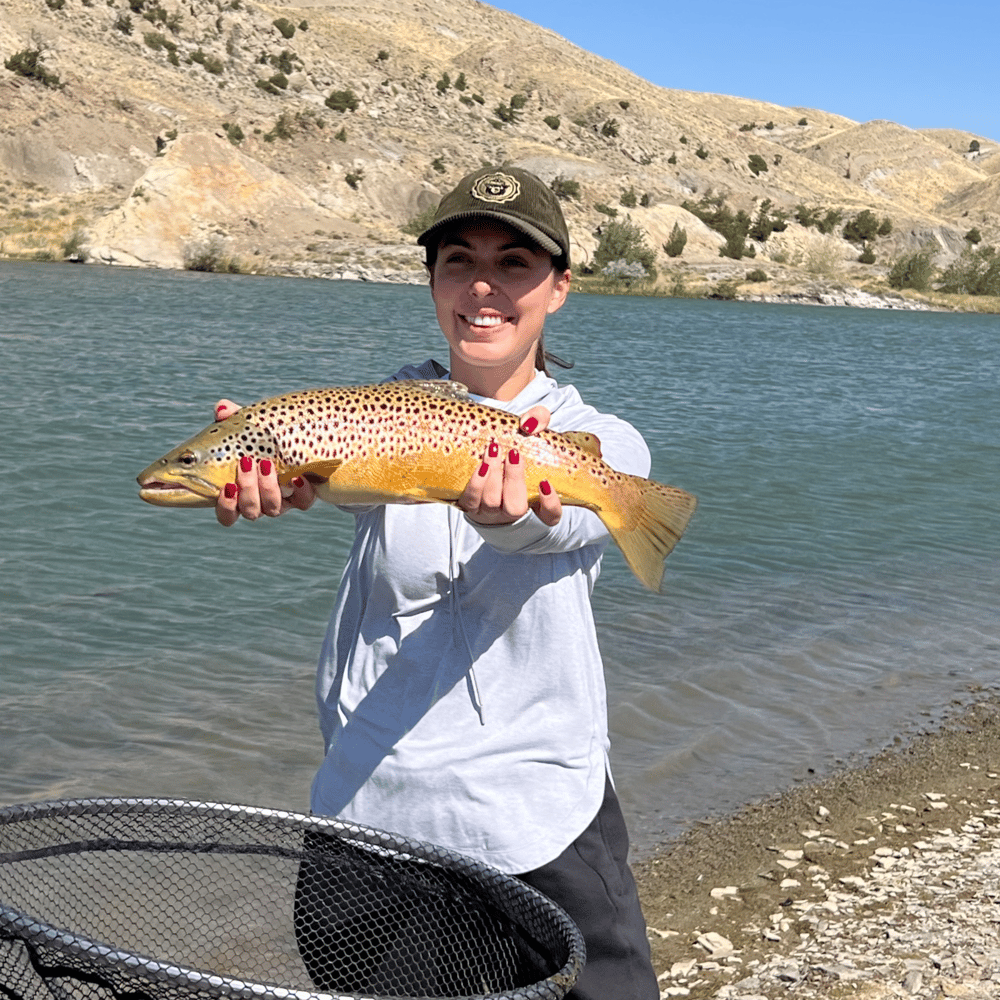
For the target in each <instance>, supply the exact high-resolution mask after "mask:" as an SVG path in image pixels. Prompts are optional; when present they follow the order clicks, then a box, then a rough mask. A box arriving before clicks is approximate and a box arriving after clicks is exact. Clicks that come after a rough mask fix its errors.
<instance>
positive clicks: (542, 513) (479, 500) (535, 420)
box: [458, 406, 562, 527]
mask: <svg viewBox="0 0 1000 1000" xmlns="http://www.w3.org/2000/svg"><path fill="white" fill-rule="evenodd" d="M550 416H551V414H550V413H549V411H548V409H547V408H546V407H544V406H533V407H532V408H531V409H530V410H528V411H527V413H524V414H522V416H521V433H522V434H524V435H525V436H526V437H527V436H530V435H532V434H537V433H538V432H539V431H543V430H545V429H546V428H547V427H548V425H549V418H550ZM538 489H539V497H538V500H537V501H535V502H534V503H532V504H529V503H528V484H527V482H526V481H525V478H524V463H523V462H522V461H521V455H520V452H519V450H518V449H517V448H511V449H510V450H509V451H508V452H507V454H506V455H501V454H500V448H499V446H498V445H497V443H496V442H495V441H492V442H490V445H489V447H488V448H487V449H486V454H485V455H484V456H483V461H482V464H481V465H480V466H479V469H478V470H477V471H476V472H475V473H474V474H473V476H472V478H471V479H470V480H469V483H468V485H467V486H466V487H465V491H464V492H463V493H462V495H461V496H460V497H459V499H458V506H459V507H460V508H461V509H462V510H464V511H465V513H466V514H467V515H468V516H469V517H470V518H471V519H472V520H473V521H475V522H476V523H477V524H513V523H514V522H515V521H517V520H519V519H520V518H522V517H524V515H525V514H526V513H527V512H528V510H529V509H533V510H534V511H535V513H536V514H537V515H538V518H539V520H541V521H542V522H543V523H544V524H547V525H549V527H552V526H553V525H555V524H558V523H559V519H560V518H561V517H562V503H561V502H560V501H559V497H558V495H557V494H556V492H555V490H553V489H552V487H551V486H550V485H549V483H548V481H547V480H543V481H542V482H540V483H539V484H538Z"/></svg>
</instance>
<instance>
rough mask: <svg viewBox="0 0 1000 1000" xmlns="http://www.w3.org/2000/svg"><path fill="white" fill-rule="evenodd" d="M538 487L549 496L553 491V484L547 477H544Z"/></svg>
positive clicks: (544, 494)
mask: <svg viewBox="0 0 1000 1000" xmlns="http://www.w3.org/2000/svg"><path fill="white" fill-rule="evenodd" d="M538 489H539V491H540V492H541V494H542V496H546V497H547V496H548V495H549V494H550V493H551V492H552V484H551V483H550V482H549V481H548V480H547V479H543V480H542V481H541V482H540V483H539V484H538Z"/></svg>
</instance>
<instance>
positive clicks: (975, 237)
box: [962, 226, 983, 246]
mask: <svg viewBox="0 0 1000 1000" xmlns="http://www.w3.org/2000/svg"><path fill="white" fill-rule="evenodd" d="M962 238H963V239H964V240H965V241H966V242H967V243H971V244H972V245H973V246H975V244H977V243H980V242H981V241H982V239H983V234H982V233H981V232H980V231H979V230H978V229H977V228H976V227H975V226H973V227H972V228H971V229H970V230H969V231H968V232H967V233H966V234H965V236H963V237H962Z"/></svg>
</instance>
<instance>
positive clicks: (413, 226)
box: [399, 205, 437, 236]
mask: <svg viewBox="0 0 1000 1000" xmlns="http://www.w3.org/2000/svg"><path fill="white" fill-rule="evenodd" d="M435 215H437V205H431V206H430V207H429V208H425V209H424V210H423V211H422V212H420V213H419V214H418V215H415V216H414V217H413V218H412V219H410V220H409V222H407V223H405V224H404V225H402V226H400V227H399V228H400V229H401V230H402V231H403V232H404V233H406V234H407V235H409V236H419V235H420V234H421V233H422V232H424V231H425V230H427V229H429V228H430V226H431V223H432V222H433V221H434V216H435Z"/></svg>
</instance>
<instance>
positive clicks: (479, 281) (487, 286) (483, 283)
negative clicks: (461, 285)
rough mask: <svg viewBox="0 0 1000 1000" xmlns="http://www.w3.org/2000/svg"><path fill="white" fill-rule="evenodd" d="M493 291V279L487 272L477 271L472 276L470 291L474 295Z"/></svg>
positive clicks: (490, 293) (489, 293)
mask: <svg viewBox="0 0 1000 1000" xmlns="http://www.w3.org/2000/svg"><path fill="white" fill-rule="evenodd" d="M493 291H494V288H493V280H492V278H490V276H489V275H488V274H485V273H479V274H476V275H474V276H473V278H472V292H473V294H474V295H492V294H493Z"/></svg>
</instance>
